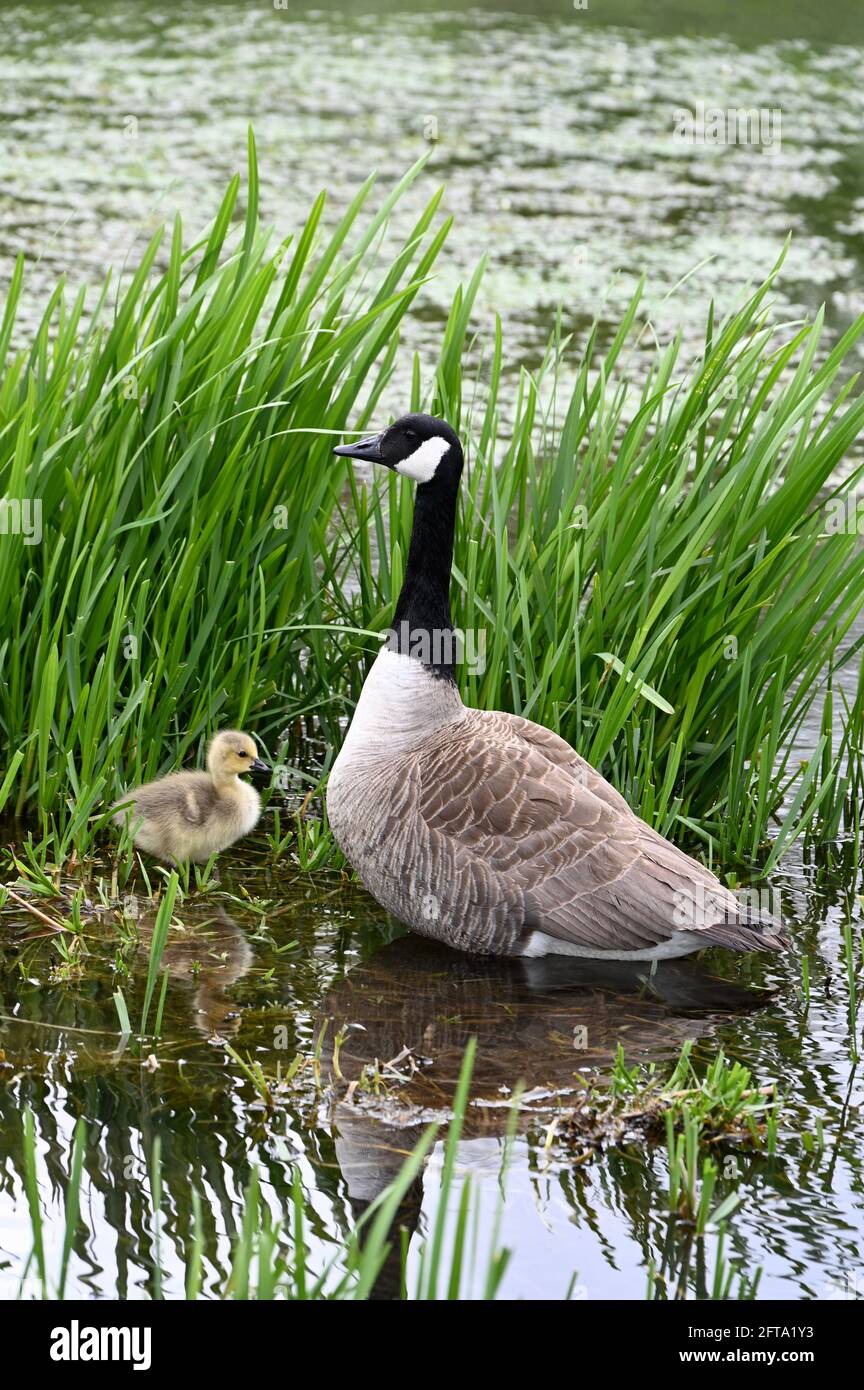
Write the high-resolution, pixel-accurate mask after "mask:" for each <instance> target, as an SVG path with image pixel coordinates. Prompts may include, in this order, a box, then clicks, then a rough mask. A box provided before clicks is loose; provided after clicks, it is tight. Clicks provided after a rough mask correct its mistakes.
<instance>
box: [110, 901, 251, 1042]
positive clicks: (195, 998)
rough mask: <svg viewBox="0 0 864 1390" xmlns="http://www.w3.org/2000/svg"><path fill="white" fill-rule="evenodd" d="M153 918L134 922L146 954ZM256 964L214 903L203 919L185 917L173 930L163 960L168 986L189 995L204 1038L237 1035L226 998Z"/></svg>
mask: <svg viewBox="0 0 864 1390" xmlns="http://www.w3.org/2000/svg"><path fill="white" fill-rule="evenodd" d="M155 920H156V919H155V913H151V912H148V913H146V914H144V915H142V916H141V917H140V918H139V919H138V922H137V927H138V931H139V934H140V939H141V950H142V951H145V952H149V950H150V942H151V941H152V939H153V927H154V923H155ZM253 959H254V952H253V950H252V947H251V946H250V945H249V941H248V939H247V937H246V935H245V933H244V931H243V929H242V928H241V927H240V926H238V924H237V923H236V922H235V921H234V919H233V917H229V916H228V913H227V912H226V911H225V910H224V908H223V907H221V906H220V905H219V904H218V903H216V904H214V905H213V906H212V907H211V908H209V909H208V910H207V912H206V914H200V913H193V912H192V911H189V910H188V909H187V910H186V911H184V913H183V929H182V931H181V930H179V929H178V928H176V927H172V929H171V932H170V934H169V937H168V941H167V943H166V945H165V950H164V952H163V955H162V965H163V967H164V968H166V969H167V970H168V973H169V975H170V977H171V980H172V981H173V982H176V983H180V984H185V985H186V986H188V987H190V988H191V990H192V994H191V999H190V1009H191V1014H192V1022H193V1024H194V1026H195V1028H196V1029H197V1031H198V1032H199V1033H201V1034H203V1035H204V1036H205V1037H210V1036H212V1035H213V1034H214V1033H219V1034H221V1035H222V1036H224V1037H227V1036H230V1035H231V1034H233V1033H235V1032H236V1031H237V1026H238V1023H239V1021H240V1014H239V1012H238V1010H237V1005H236V1003H234V1001H233V1000H232V999H231V997H230V990H231V987H232V985H235V984H236V983H237V981H238V980H240V979H242V978H243V976H244V975H245V974H246V972H247V971H248V970H249V968H250V966H251V965H252V961H253Z"/></svg>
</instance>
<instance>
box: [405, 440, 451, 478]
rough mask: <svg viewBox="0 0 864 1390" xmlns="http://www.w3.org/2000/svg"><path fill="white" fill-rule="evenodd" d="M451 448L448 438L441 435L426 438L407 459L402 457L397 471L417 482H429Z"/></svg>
mask: <svg viewBox="0 0 864 1390" xmlns="http://www.w3.org/2000/svg"><path fill="white" fill-rule="evenodd" d="M449 448H450V445H449V443H448V442H447V440H446V439H442V438H441V436H440V435H435V436H434V437H433V438H432V439H424V440H423V443H422V444H421V445H420V448H419V449H415V450H414V453H413V454H409V455H408V457H407V459H401V460H400V462H399V463H397V464H396V472H397V473H402V474H403V475H404V477H406V478H413V479H414V481H415V483H428V482H429V480H430V478H434V476H435V469H436V468H437V467H438V465H439V463H440V462H441V460H442V458H443V457H444V455H445V454H446V452H447V450H448V449H449Z"/></svg>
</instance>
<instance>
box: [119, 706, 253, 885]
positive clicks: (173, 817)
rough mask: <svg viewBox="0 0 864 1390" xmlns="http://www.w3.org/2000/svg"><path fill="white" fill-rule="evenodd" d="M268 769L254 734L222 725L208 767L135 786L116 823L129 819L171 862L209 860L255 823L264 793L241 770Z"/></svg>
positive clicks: (141, 840) (148, 848)
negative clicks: (225, 727)
mask: <svg viewBox="0 0 864 1390" xmlns="http://www.w3.org/2000/svg"><path fill="white" fill-rule="evenodd" d="M268 770H269V769H268V768H267V765H266V763H264V762H262V761H261V759H260V758H259V757H258V754H257V749H256V747H255V743H254V741H253V740H252V739H251V738H250V737H249V735H248V734H244V733H242V732H240V731H239V730H235V729H225V730H222V732H221V733H218V734H217V735H216V736H215V738H214V739H213V740H212V742H211V743H210V746H209V748H208V750H207V771H206V772H174V773H172V774H171V775H170V776H168V777H161V778H160V779H159V780H158V781H156V782H147V783H145V784H144V785H143V786H141V787H135V788H134V789H133V790H132V791H131V792H129V793H128V794H127V796H125V797H124V798H123V802H122V803H118V804H122V805H123V807H124V809H122V810H120V811H118V812H117V814H116V815H115V816H114V823H115V825H118V826H122V825H124V824H126V823H127V819H128V824H129V827H130V830H131V833H132V838H133V840H134V842H135V844H136V846H137V847H138V849H141V850H144V851H145V852H146V853H147V854H152V855H153V856H154V857H155V858H157V859H161V860H163V861H164V862H166V863H169V864H180V863H184V862H186V861H187V860H192V861H193V862H194V863H205V862H206V861H207V860H208V859H210V858H211V856H212V855H214V854H218V853H220V852H221V851H222V850H224V849H227V848H228V846H229V845H233V844H234V843H235V841H237V840H239V839H241V838H242V837H243V836H244V835H248V834H249V832H250V831H251V830H253V829H254V827H255V825H256V824H257V822H258V818H259V816H260V814H261V798H260V796H259V795H258V792H257V791H256V790H255V788H254V787H251V786H250V785H249V784H248V783H247V782H242V781H241V780H240V774H242V773H244V772H267V771H268ZM130 801H131V802H132V805H131V806H129V807H127V806H126V805H125V803H127V802H130Z"/></svg>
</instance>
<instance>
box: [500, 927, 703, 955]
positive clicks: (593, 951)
mask: <svg viewBox="0 0 864 1390" xmlns="http://www.w3.org/2000/svg"><path fill="white" fill-rule="evenodd" d="M706 944H707V943H706V942H705V941H704V940H702V939H700V937H699V935H698V934H697V933H696V932H689V931H678V932H674V933H673V934H672V936H670V937H669V940H668V941H660V942H658V944H657V945H656V946H646V948H645V950H644V951H602V950H600V949H599V948H598V947H596V946H579V945H577V944H576V942H574V941H562V940H561V939H560V937H557V936H549V935H547V933H546V932H543V931H535V932H532V933H531V936H530V937H529V938H528V944H527V946H526V947H525V950H524V951H523V952H522V955H523V956H527V957H528V958H529V959H531V960H536V959H538V957H540V956H580V957H581V958H582V959H584V960H675V959H676V958H677V957H679V956H691V955H692V954H693V952H694V951H701V950H703V949H704V947H705V946H706Z"/></svg>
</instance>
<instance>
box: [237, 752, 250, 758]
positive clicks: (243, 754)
mask: <svg viewBox="0 0 864 1390" xmlns="http://www.w3.org/2000/svg"><path fill="white" fill-rule="evenodd" d="M237 757H238V758H248V757H249V754H248V753H238V754H237Z"/></svg>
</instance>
